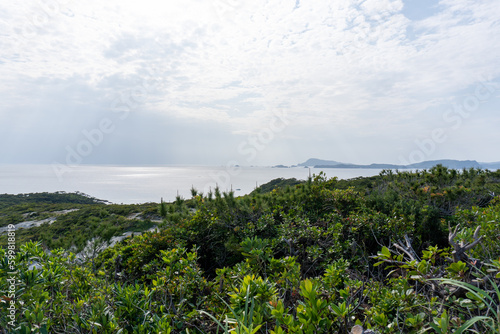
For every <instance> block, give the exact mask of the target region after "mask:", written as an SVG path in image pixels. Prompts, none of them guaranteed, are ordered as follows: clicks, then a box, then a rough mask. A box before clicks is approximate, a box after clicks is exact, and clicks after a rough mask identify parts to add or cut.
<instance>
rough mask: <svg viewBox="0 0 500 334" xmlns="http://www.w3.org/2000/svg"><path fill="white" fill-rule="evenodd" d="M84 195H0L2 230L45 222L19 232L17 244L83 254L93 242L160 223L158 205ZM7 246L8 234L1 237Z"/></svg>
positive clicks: (106, 239) (1, 241)
mask: <svg viewBox="0 0 500 334" xmlns="http://www.w3.org/2000/svg"><path fill="white" fill-rule="evenodd" d="M106 203H107V201H103V200H99V199H96V198H93V197H90V196H88V195H85V194H82V193H64V192H59V193H52V194H49V193H38V194H21V195H0V228H2V227H3V228H6V227H7V226H8V225H9V224H18V223H21V222H25V221H31V222H42V224H39V226H36V225H38V224H36V225H35V226H33V227H30V228H21V229H17V231H16V242H17V243H18V244H23V243H25V242H27V241H40V242H41V244H42V245H43V247H45V248H48V249H56V248H64V249H72V250H73V251H75V252H80V251H81V250H82V249H83V248H84V247H85V246H86V245H87V243H88V242H89V241H90V240H93V239H95V238H100V239H102V241H103V242H106V241H109V240H110V239H111V238H112V237H113V236H117V235H121V234H122V233H124V232H142V231H144V230H147V229H149V228H151V227H153V226H154V225H155V223H153V222H152V220H156V219H159V218H160V217H159V215H158V213H157V204H154V203H148V204H142V205H116V204H106ZM0 243H1V244H2V245H5V244H6V243H7V234H5V233H4V234H0Z"/></svg>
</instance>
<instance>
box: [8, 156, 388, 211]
mask: <svg viewBox="0 0 500 334" xmlns="http://www.w3.org/2000/svg"><path fill="white" fill-rule="evenodd" d="M380 171H381V170H380V169H361V168H356V169H349V168H345V169H344V168H307V167H290V168H276V167H239V166H238V167H234V166H231V167H225V166H135V167H133V166H108V165H105V166H103V165H75V166H71V167H69V166H61V165H59V166H57V165H0V194H26V193H36V192H56V191H64V192H81V193H84V194H87V195H89V196H92V197H95V198H98V199H102V200H107V201H109V202H111V203H117V204H140V203H148V202H154V203H159V202H160V201H161V200H163V201H165V202H172V201H174V200H175V198H176V196H181V197H182V198H185V199H188V198H191V189H192V188H194V189H196V190H197V191H198V192H203V193H205V194H206V193H208V192H209V191H213V190H214V188H215V187H217V186H218V187H219V189H220V190H221V191H231V190H232V191H234V194H235V196H242V195H245V194H248V193H250V192H251V191H252V190H254V189H255V188H256V187H258V186H260V185H262V184H264V183H267V182H269V181H271V180H273V179H276V178H296V179H299V180H306V179H307V178H308V176H309V175H312V176H314V175H318V174H319V173H320V172H323V173H325V175H326V176H327V177H329V178H331V177H335V176H336V177H338V178H339V179H350V178H355V177H359V176H373V175H377V174H379V173H380Z"/></svg>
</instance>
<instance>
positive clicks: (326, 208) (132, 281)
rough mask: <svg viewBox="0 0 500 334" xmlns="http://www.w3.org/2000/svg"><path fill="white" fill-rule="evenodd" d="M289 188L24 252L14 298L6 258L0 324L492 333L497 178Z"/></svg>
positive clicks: (419, 176) (415, 178)
mask: <svg viewBox="0 0 500 334" xmlns="http://www.w3.org/2000/svg"><path fill="white" fill-rule="evenodd" d="M286 183H287V181H286V180H277V181H275V182H274V183H272V184H270V185H268V186H269V187H268V189H266V188H265V187H263V188H262V189H260V190H259V191H255V192H253V193H252V194H250V195H247V196H242V197H238V198H235V197H234V195H233V193H221V192H220V191H219V189H215V190H214V192H213V193H208V194H199V193H198V192H197V191H196V190H194V189H193V191H192V194H193V198H192V199H190V200H183V199H182V198H177V200H176V201H175V202H174V203H160V204H159V205H158V208H157V210H158V213H159V214H160V215H161V216H162V217H163V223H162V224H160V230H159V231H158V232H148V233H144V234H142V235H139V236H135V237H133V238H127V239H125V240H124V241H122V242H120V243H119V244H117V245H115V246H114V247H110V248H107V249H105V250H104V251H102V252H101V253H100V254H99V255H96V256H94V257H92V258H89V259H88V260H87V261H83V262H82V261H79V260H77V259H76V258H75V255H74V254H72V253H71V252H68V251H67V250H65V249H53V248H52V249H50V252H48V249H47V244H45V246H42V245H41V243H40V242H28V243H26V244H23V245H19V246H20V247H19V248H17V249H16V254H15V256H14V257H12V259H11V261H13V263H14V266H15V268H14V269H16V270H17V272H16V274H15V278H16V279H17V280H18V281H17V283H16V285H15V297H13V296H11V294H10V292H11V291H10V290H9V288H10V283H9V282H10V281H9V280H8V279H10V278H11V276H9V275H10V274H9V272H11V271H12V269H9V262H8V257H7V250H2V251H0V252H1V254H0V258H2V259H3V261H2V262H1V263H0V277H1V281H0V295H4V296H3V297H0V308H1V309H2V310H1V314H0V322H1V327H2V328H5V330H4V332H21V333H29V332H38V331H39V332H42V333H43V332H53V333H70V332H71V333H188V332H189V333H216V332H228V331H230V330H233V331H234V332H235V333H266V332H269V333H349V331H350V330H351V328H352V327H353V326H354V325H356V324H357V325H361V326H363V327H364V328H372V329H374V330H376V331H378V332H380V333H418V332H423V331H428V332H433V333H462V332H476V333H500V302H499V297H500V291H499V290H498V285H499V280H500V241H499V240H500V197H499V195H498V194H500V171H497V172H490V171H485V170H478V169H468V170H463V171H456V170H450V169H447V168H445V167H442V166H437V167H434V168H432V169H430V170H424V171H416V172H412V171H408V172H399V173H398V172H392V171H384V172H382V173H381V174H380V175H378V176H375V177H370V178H357V179H353V180H337V179H335V178H334V179H327V178H326V177H324V175H322V174H320V175H318V176H315V177H314V178H313V179H310V180H308V181H307V182H303V183H297V182H295V181H293V180H292V181H290V183H293V184H292V185H287V184H286ZM270 189H273V190H272V191H270V192H266V190H270ZM95 205H96V208H98V210H107V211H108V213H109V212H112V211H113V209H111V208H112V206H102V205H101V204H95ZM118 207H119V206H118ZM80 211H81V212H84V210H83V209H82V210H79V211H77V212H80ZM81 215H82V216H81V217H82V228H83V226H84V225H85V223H84V222H85V221H86V219H87V218H86V217H88V216H86V215H85V214H84V213H81ZM105 217H106V215H104V216H103V218H105ZM54 224H55V223H54ZM89 224H94V225H92V226H94V227H93V228H94V229H98V228H99V226H100V224H109V226H113V224H115V222H113V221H107V220H106V219H104V220H102V221H90V222H89ZM16 233H18V231H16ZM68 245H69V243H68ZM49 248H50V247H49ZM33 261H36V262H37V264H38V265H37V266H35V267H33V265H32V264H33ZM11 264H12V263H11ZM30 264H31V266H30ZM9 296H10V297H9ZM11 302H12V305H14V307H15V310H16V312H15V319H14V320H13V321H12V319H11V318H9V317H8V315H9V310H8V307H9V306H10V305H11ZM11 321H12V322H11ZM9 322H11V323H10V324H9ZM10 325H14V326H10Z"/></svg>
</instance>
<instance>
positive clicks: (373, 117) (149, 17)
mask: <svg viewBox="0 0 500 334" xmlns="http://www.w3.org/2000/svg"><path fill="white" fill-rule="evenodd" d="M44 3H45V2H42V1H38V0H33V1H28V2H23V4H22V5H19V4H17V3H15V2H14V1H4V2H3V3H2V4H0V13H2V14H0V31H2V33H1V34H2V35H1V38H0V75H1V76H2V79H3V80H2V82H0V97H1V98H2V101H3V104H4V108H3V109H0V120H1V121H2V122H4V123H3V129H4V130H5V131H7V129H11V130H9V131H8V132H4V137H5V136H7V135H5V133H9V135H8V136H12V137H13V138H18V137H19V136H20V135H16V134H14V130H12V129H18V130H19V132H20V133H26V135H25V136H24V138H27V139H25V140H23V141H20V143H21V142H22V144H18V145H17V147H18V148H24V147H28V146H29V145H28V143H29V142H30V140H29V139H28V138H33V137H30V135H29V133H30V131H31V132H33V129H34V127H35V125H33V124H31V123H30V122H29V121H28V122H25V123H23V121H22V118H21V116H19V117H9V116H8V115H9V114H10V113H12V112H13V111H15V112H16V113H17V114H18V115H23V117H24V119H36V120H37V124H38V126H40V127H41V128H48V127H50V126H52V125H51V124H58V126H57V127H56V128H55V129H56V130H54V133H53V134H52V135H50V136H49V138H54V139H53V142H55V141H56V139H55V138H57V140H59V141H67V142H71V141H72V140H75V136H77V135H75V134H78V133H80V132H81V129H82V128H85V127H87V126H90V124H93V123H96V122H98V121H99V120H100V119H102V118H103V117H108V115H112V116H114V117H115V116H118V113H116V110H113V108H116V107H117V103H116V101H117V100H119V101H120V108H122V109H124V108H125V109H128V110H129V112H130V113H132V114H133V115H134V117H136V116H137V117H139V118H138V120H139V119H141V117H144V119H151V118H152V117H154V118H155V119H157V120H158V122H157V123H161V122H159V120H161V119H165V120H166V119H168V120H176V121H175V122H174V123H175V124H177V125H178V126H180V127H182V128H183V129H184V130H183V131H184V132H190V131H191V130H190V129H191V128H190V124H207V128H210V129H216V128H217V129H219V130H220V131H221V132H222V133H223V134H224V136H225V137H224V138H226V139H225V140H221V141H220V143H221V145H222V147H224V149H223V150H224V151H226V152H233V153H232V154H234V151H235V147H237V144H238V142H239V141H241V140H244V139H245V136H248V135H251V134H255V133H258V132H259V131H260V130H261V129H262V128H264V127H266V126H267V125H268V124H269V120H270V119H272V117H273V115H274V114H275V113H276V112H277V111H280V110H281V111H282V110H285V111H286V112H287V114H288V115H289V116H290V117H291V119H293V121H292V122H291V125H290V126H289V129H293V131H292V130H287V131H284V132H283V133H280V136H283V137H280V138H283V140H285V139H286V140H289V143H293V145H296V147H300V149H301V150H302V152H303V154H304V155H307V154H308V148H307V146H306V145H300V144H297V143H300V141H302V142H308V143H310V145H314V143H315V142H316V143H318V145H320V146H321V148H318V149H317V150H319V151H321V150H323V151H324V152H325V155H326V154H327V153H326V152H331V153H329V154H332V156H331V158H332V159H336V160H340V158H341V156H340V157H338V158H337V157H336V156H335V154H337V153H338V154H343V155H345V156H346V158H349V159H353V160H352V162H356V159H358V160H362V159H363V158H361V156H363V154H362V153H356V154H354V155H348V154H347V153H346V150H345V149H339V150H338V152H337V151H331V147H333V146H335V147H339V146H341V145H345V142H346V141H347V142H349V143H350V144H349V147H350V148H352V150H356V151H359V152H372V151H377V152H378V153H379V154H383V156H384V157H385V159H386V160H387V161H389V160H392V162H397V161H394V159H395V158H394V156H397V154H394V153H393V152H392V151H391V149H390V147H391V145H393V146H394V147H398V148H400V150H401V151H402V152H403V151H404V150H411V145H412V142H413V141H414V139H415V138H417V137H418V136H422V135H423V134H425V133H427V132H428V131H430V130H432V128H433V127H436V126H441V123H442V110H443V109H445V107H446V106H447V105H449V104H450V103H452V102H453V101H457V100H458V101H460V99H461V98H462V96H463V94H469V93H470V92H473V91H474V87H475V84H476V83H477V82H478V81H480V80H484V78H486V77H488V79H487V80H493V81H494V82H498V78H499V76H500V57H499V55H500V45H499V44H498V43H496V39H497V36H498V35H499V33H500V25H499V21H498V17H500V4H499V3H498V1H495V0H488V1H482V2H481V3H477V2H475V1H465V0H463V1H451V0H450V1H448V0H446V1H440V2H439V3H438V4H437V5H433V4H432V3H430V2H429V1H424V2H422V4H421V5H418V6H417V5H415V4H414V2H411V1H401V0H383V1H379V0H377V1H372V0H366V1H358V0H343V1H336V2H334V3H330V2H324V1H319V0H318V1H308V2H305V1H300V2H296V1H288V0H256V1H252V2H241V1H235V0H215V1H210V2H205V1H199V0H185V1H180V0H179V1H169V2H160V1H154V0H144V1H141V2H140V4H139V3H137V2H136V1H118V0H111V1H107V2H105V3H102V2H97V1H94V0H92V1H88V2H85V3H78V2H72V1H62V0H60V1H57V0H55V1H54V2H53V5H52V6H51V7H50V6H49V7H47V6H44ZM124 100H125V101H128V102H126V103H125V102H123V101H124ZM495 101H497V100H493V102H492V103H490V104H489V105H488V107H487V108H488V110H490V112H489V114H492V112H491V111H492V110H497V109H498V101H497V102H495ZM41 115H43V117H41ZM76 115H78V116H76ZM491 117H493V116H491ZM169 123H172V122H169ZM147 128H148V127H145V128H143V129H138V130H137V133H138V134H141V133H142V134H144V136H145V137H148V136H151V135H152V133H151V132H148V130H146V129H147ZM68 129H71V130H68ZM154 129H155V130H154V131H155V132H153V134H157V135H158V136H161V129H160V128H159V127H158V126H155V127H154ZM197 129H198V130H200V128H199V127H197ZM222 129H223V130H222ZM478 129H479V128H478V127H475V128H474V131H479V130H478ZM35 132H36V131H35ZM38 132H39V131H38ZM199 132H200V133H201V132H203V133H206V132H205V131H199ZM208 132H210V131H208ZM190 133H192V132H190ZM117 136H118V135H117ZM138 136H139V138H142V137H140V135H138ZM193 136H195V137H196V133H194V134H193ZM492 136H494V135H492ZM118 137H120V136H118ZM201 137H202V135H201V134H200V135H199V138H201ZM5 138H6V137H5ZM9 138H10V137H9ZM120 138H122V140H124V141H126V140H125V139H124V138H123V137H120ZM294 138H295V139H294ZM311 138H315V140H316V141H313V140H311ZM346 138H348V139H346ZM394 138H400V140H401V142H404V143H407V145H406V146H405V145H401V144H396V143H395V142H394ZM32 140H33V139H32ZM138 140H139V139H138ZM286 140H285V141H286ZM367 141H369V144H367ZM127 142H128V141H127ZM278 142H279V138H277V139H276V143H278ZM203 143H204V142H203V140H199V141H196V140H194V141H189V142H185V143H181V144H179V145H180V146H182V147H183V148H184V149H185V150H188V149H189V148H190V147H191V146H190V145H194V146H196V145H204V144H203ZM284 143H285V142H281V144H280V145H281V146H280V145H278V144H276V147H274V146H273V145H274V144H272V143H271V144H269V145H268V150H269V152H274V156H278V155H277V154H276V152H280V150H282V151H287V152H288V151H289V150H288V149H283V147H284V146H283V145H285V144H284ZM327 143H330V144H327ZM332 143H333V144H332ZM50 145H51V144H50ZM117 145H118V144H117ZM118 146H120V145H118ZM205 146H208V143H207V144H206V145H205ZM364 146H366V147H370V148H369V149H368V148H364ZM372 146H374V147H376V146H378V147H380V149H379V150H376V149H375V148H374V147H372ZM139 147H142V146H140V145H139V146H138V148H137V150H139V149H140V148H139ZM279 147H280V148H279ZM39 151H40V152H44V151H47V150H46V149H43V148H39ZM51 152H52V151H51ZM120 152H122V151H120ZM484 152H486V149H485V150H484ZM41 154H42V153H41ZM117 154H118V153H117ZM119 154H120V155H123V154H124V153H123V152H122V153H119ZM483 154H485V153H483ZM47 155H50V154H47ZM56 155H57V154H56ZM261 156H262V157H264V156H266V158H263V161H264V160H266V159H268V158H269V156H273V153H270V154H266V155H265V154H264V153H262V155H261ZM367 156H368V154H367ZM325 158H327V157H326V156H325ZM99 159H103V160H99ZM99 159H97V158H96V159H95V161H105V160H106V158H105V156H101V155H99ZM141 159H146V158H145V157H144V156H143V155H138V158H137V161H140V160H141ZM227 159H230V155H229V154H227ZM366 159H368V158H365V160H363V161H359V162H370V161H366ZM498 159H499V160H500V157H499V158H498ZM14 160H15V159H14ZM118 160H120V159H118ZM125 160H126V161H129V160H127V159H125ZM125 160H124V161H125ZM146 160H147V159H146ZM153 160H154V159H153ZM202 160H203V159H201V158H200V161H202ZM169 161H174V160H172V159H169ZM190 161H191V160H190ZM389 162H390V161H389Z"/></svg>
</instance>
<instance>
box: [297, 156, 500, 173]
mask: <svg viewBox="0 0 500 334" xmlns="http://www.w3.org/2000/svg"><path fill="white" fill-rule="evenodd" d="M436 165H443V166H444V167H447V168H451V169H463V168H482V169H493V170H496V169H500V162H477V161H476V160H452V159H443V160H431V161H422V162H418V163H414V164H409V165H395V164H375V163H373V164H370V165H357V164H352V163H344V162H338V161H333V160H321V159H314V158H311V159H308V160H307V161H305V162H302V163H300V164H298V166H300V167H313V168H371V169H427V168H432V167H434V166H436Z"/></svg>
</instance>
